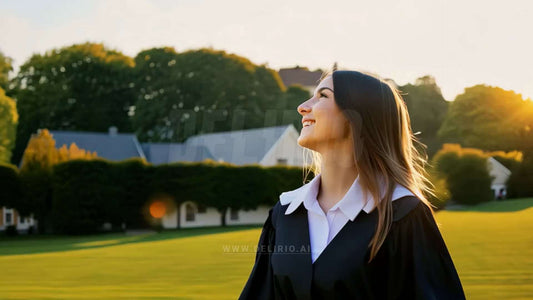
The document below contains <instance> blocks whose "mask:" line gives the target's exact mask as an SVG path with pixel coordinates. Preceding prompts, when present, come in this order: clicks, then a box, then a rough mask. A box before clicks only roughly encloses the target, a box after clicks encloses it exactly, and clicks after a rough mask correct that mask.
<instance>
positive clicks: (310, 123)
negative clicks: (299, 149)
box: [303, 121, 315, 128]
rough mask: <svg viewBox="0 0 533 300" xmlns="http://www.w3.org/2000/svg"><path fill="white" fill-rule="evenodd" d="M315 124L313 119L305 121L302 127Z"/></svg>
mask: <svg viewBox="0 0 533 300" xmlns="http://www.w3.org/2000/svg"><path fill="white" fill-rule="evenodd" d="M313 125H315V121H305V122H304V124H303V127H304V128H305V127H309V126H313Z"/></svg>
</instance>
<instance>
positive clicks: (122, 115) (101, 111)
mask: <svg viewBox="0 0 533 300" xmlns="http://www.w3.org/2000/svg"><path fill="white" fill-rule="evenodd" d="M133 65H134V62H133V60H132V59H131V58H130V57H128V56H125V55H123V54H122V53H120V52H117V51H114V50H109V49H107V48H105V47H104V46H103V45H102V44H91V43H85V44H78V45H73V46H69V47H64V48H60V49H53V50H51V51H48V52H46V53H45V54H44V55H40V54H35V55H33V56H32V57H31V58H30V59H29V60H28V61H26V62H25V63H24V64H23V65H22V66H21V67H20V72H19V73H18V74H17V76H16V77H15V78H14V79H13V84H12V86H13V87H14V89H13V91H12V93H13V96H14V98H15V99H16V101H17V107H18V110H19V115H20V122H19V126H18V128H17V141H16V146H15V150H14V153H13V158H12V162H14V163H15V164H18V161H19V160H20V158H21V156H22V153H23V152H24V148H25V146H26V143H27V142H28V139H29V137H30V135H31V134H32V133H33V132H35V131H36V130H37V129H39V128H49V129H56V130H77V131H98V132H105V131H107V130H108V128H109V127H110V126H117V127H118V128H120V129H121V130H122V131H130V130H131V124H130V118H129V116H128V112H129V111H130V107H131V106H133V104H134V96H133V95H134V94H133V82H131V73H132V68H133Z"/></svg>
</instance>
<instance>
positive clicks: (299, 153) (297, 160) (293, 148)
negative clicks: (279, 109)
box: [259, 126, 303, 167]
mask: <svg viewBox="0 0 533 300" xmlns="http://www.w3.org/2000/svg"><path fill="white" fill-rule="evenodd" d="M299 136H300V133H299V132H298V131H297V130H296V129H295V128H294V126H289V127H287V130H285V132H284V133H283V134H282V135H281V137H280V138H279V140H278V141H277V142H276V143H275V144H274V145H273V146H272V148H271V149H270V150H269V151H268V152H267V154H266V155H265V157H264V158H263V159H262V160H261V161H260V162H259V164H260V165H263V166H273V165H276V164H277V163H278V158H284V159H287V165H289V166H298V167H301V166H302V165H303V148H302V147H301V146H300V145H298V137H299Z"/></svg>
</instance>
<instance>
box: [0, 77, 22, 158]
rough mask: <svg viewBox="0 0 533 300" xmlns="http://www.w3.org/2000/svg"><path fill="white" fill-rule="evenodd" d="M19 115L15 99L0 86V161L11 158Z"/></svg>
mask: <svg viewBox="0 0 533 300" xmlns="http://www.w3.org/2000/svg"><path fill="white" fill-rule="evenodd" d="M18 118H19V115H18V113H17V107H16V104H15V101H14V100H13V99H11V98H9V97H8V96H6V94H5V92H4V90H3V89H2V88H0V163H8V162H10V160H11V151H12V150H13V147H14V146H15V135H16V131H17V124H18Z"/></svg>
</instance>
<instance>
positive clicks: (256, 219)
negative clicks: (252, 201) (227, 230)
mask: <svg viewBox="0 0 533 300" xmlns="http://www.w3.org/2000/svg"><path fill="white" fill-rule="evenodd" d="M270 208H271V207H270V206H263V205H260V206H258V207H257V209H255V210H249V211H245V210H242V209H241V210H239V212H238V217H239V218H238V220H231V211H230V210H229V209H228V211H227V212H226V225H246V224H250V225H251V224H264V223H265V221H266V219H267V217H268V211H269V210H270Z"/></svg>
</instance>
